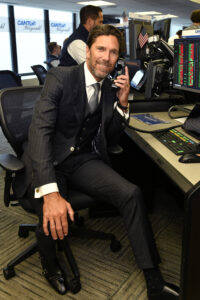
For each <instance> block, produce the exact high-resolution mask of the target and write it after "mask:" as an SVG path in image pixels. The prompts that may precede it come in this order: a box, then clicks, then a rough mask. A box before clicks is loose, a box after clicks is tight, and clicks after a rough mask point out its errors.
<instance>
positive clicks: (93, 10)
mask: <svg viewBox="0 0 200 300" xmlns="http://www.w3.org/2000/svg"><path fill="white" fill-rule="evenodd" d="M100 12H102V9H101V7H98V6H94V5H87V6H84V7H82V8H81V10H80V22H81V24H82V25H83V24H85V23H86V22H87V19H88V18H91V19H93V20H96V19H97V18H98V17H99V13H100Z"/></svg>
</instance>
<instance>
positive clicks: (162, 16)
mask: <svg viewBox="0 0 200 300" xmlns="http://www.w3.org/2000/svg"><path fill="white" fill-rule="evenodd" d="M153 18H154V20H156V21H159V20H164V19H173V18H178V16H176V15H170V14H167V15H159V16H155V17H153Z"/></svg>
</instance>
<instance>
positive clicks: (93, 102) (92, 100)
mask: <svg viewBox="0 0 200 300" xmlns="http://www.w3.org/2000/svg"><path fill="white" fill-rule="evenodd" d="M92 86H93V88H94V93H93V94H92V97H91V98H90V101H89V108H90V113H91V114H92V113H93V112H94V111H95V110H96V109H97V106H98V103H99V101H98V99H99V98H98V95H99V90H100V83H99V82H97V83H94V84H92Z"/></svg>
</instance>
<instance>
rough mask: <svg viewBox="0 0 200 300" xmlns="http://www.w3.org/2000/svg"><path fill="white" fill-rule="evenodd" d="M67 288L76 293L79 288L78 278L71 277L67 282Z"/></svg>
mask: <svg viewBox="0 0 200 300" xmlns="http://www.w3.org/2000/svg"><path fill="white" fill-rule="evenodd" d="M68 288H69V290H70V291H71V292H72V293H73V294H76V293H78V292H79V291H80V290H81V283H80V280H79V279H76V278H73V279H71V280H70V281H69V283H68Z"/></svg>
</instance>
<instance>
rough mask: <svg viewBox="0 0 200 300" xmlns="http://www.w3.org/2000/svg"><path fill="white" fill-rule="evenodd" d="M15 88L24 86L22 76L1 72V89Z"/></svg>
mask: <svg viewBox="0 0 200 300" xmlns="http://www.w3.org/2000/svg"><path fill="white" fill-rule="evenodd" d="M15 86H22V83H21V78H20V76H18V75H16V74H15V73H14V72H13V71H9V70H2V71H0V89H4V88H9V87H15Z"/></svg>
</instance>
